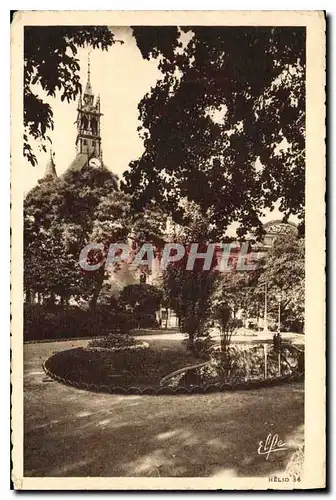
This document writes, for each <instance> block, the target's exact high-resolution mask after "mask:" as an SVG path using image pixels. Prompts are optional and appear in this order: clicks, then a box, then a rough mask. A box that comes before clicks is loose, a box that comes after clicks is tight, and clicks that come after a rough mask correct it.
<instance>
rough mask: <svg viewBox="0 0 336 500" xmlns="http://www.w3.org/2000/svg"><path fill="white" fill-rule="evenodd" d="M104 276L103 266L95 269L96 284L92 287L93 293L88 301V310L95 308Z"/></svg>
mask: <svg viewBox="0 0 336 500" xmlns="http://www.w3.org/2000/svg"><path fill="white" fill-rule="evenodd" d="M104 276H105V270H104V268H103V267H100V268H99V269H98V271H97V280H96V286H95V289H94V292H93V295H92V297H91V301H90V311H91V312H94V311H95V310H96V307H97V302H98V297H99V294H100V291H101V289H102V287H103V282H104Z"/></svg>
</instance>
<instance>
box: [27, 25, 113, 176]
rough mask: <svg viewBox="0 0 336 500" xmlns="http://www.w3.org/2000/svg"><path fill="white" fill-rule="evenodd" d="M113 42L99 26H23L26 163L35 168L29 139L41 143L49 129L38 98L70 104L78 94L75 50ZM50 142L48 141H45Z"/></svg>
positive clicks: (45, 107)
mask: <svg viewBox="0 0 336 500" xmlns="http://www.w3.org/2000/svg"><path fill="white" fill-rule="evenodd" d="M114 43H116V40H115V38H114V35H113V33H112V32H111V31H110V29H109V28H107V27H101V26H52V27H51V26H26V27H25V30H24V128H25V132H24V146H23V153H24V156H25V157H26V158H27V159H28V161H29V162H30V163H31V164H32V165H33V166H34V165H36V162H37V160H36V156H35V154H34V151H33V148H32V146H31V144H30V143H29V138H32V139H34V140H39V141H42V148H43V149H44V150H45V144H44V142H45V141H46V140H47V139H49V138H48V136H47V132H48V129H49V130H51V129H53V112H52V109H51V106H50V105H49V104H48V103H46V102H44V101H43V99H41V97H39V95H38V93H39V92H38V90H39V89H38V87H36V86H39V87H40V89H41V88H42V90H43V91H44V92H45V93H46V94H47V96H53V97H54V96H56V94H57V93H59V94H60V97H61V100H62V101H64V100H65V99H66V100H67V101H68V102H70V101H71V100H74V99H75V98H76V97H77V95H78V93H79V92H81V89H82V86H81V82H80V77H79V71H80V66H79V59H78V58H77V57H76V55H77V48H78V47H84V46H85V45H89V46H91V47H92V48H94V49H95V48H98V49H102V50H107V49H108V48H109V47H110V46H112V45H113V44H114ZM121 43H123V42H121ZM49 140H50V139H49Z"/></svg>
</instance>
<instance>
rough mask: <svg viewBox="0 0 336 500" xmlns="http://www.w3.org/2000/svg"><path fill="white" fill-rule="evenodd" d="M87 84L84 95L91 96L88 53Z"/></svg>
mask: <svg viewBox="0 0 336 500" xmlns="http://www.w3.org/2000/svg"><path fill="white" fill-rule="evenodd" d="M87 75H88V76H87V84H86V87H85V94H86V95H92V87H91V61H90V51H89V53H88V71H87Z"/></svg>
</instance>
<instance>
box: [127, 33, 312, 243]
mask: <svg viewBox="0 0 336 500" xmlns="http://www.w3.org/2000/svg"><path fill="white" fill-rule="evenodd" d="M133 33H134V36H135V38H136V41H137V45H138V47H139V49H140V51H141V53H142V55H143V57H144V58H146V59H150V58H156V59H157V60H158V61H159V68H160V70H161V71H162V73H163V78H162V79H161V80H159V81H158V82H157V84H156V86H155V87H154V88H152V89H151V91H150V92H149V93H148V94H147V95H146V96H145V97H144V98H143V100H142V101H141V102H140V104H139V111H140V119H141V122H142V126H141V127H140V134H141V136H142V138H143V140H144V145H145V151H144V153H143V155H142V157H141V158H140V159H139V160H136V161H134V162H132V163H131V164H130V170H129V171H128V172H127V173H126V174H125V182H124V189H125V190H126V191H128V192H133V191H136V193H135V197H134V205H135V206H137V207H138V206H141V207H142V206H144V205H146V203H148V202H149V201H150V200H152V199H156V200H157V201H159V202H160V203H161V204H162V206H165V207H166V209H167V211H168V213H170V214H172V215H173V217H174V218H175V220H177V221H180V220H181V218H182V217H183V206H181V203H180V201H181V200H182V199H184V198H187V199H188V200H190V201H194V202H196V203H197V204H198V205H199V206H200V207H201V209H202V211H203V212H204V213H205V212H206V213H207V214H208V215H209V217H210V222H212V223H214V224H215V225H216V227H217V228H218V231H219V233H220V234H223V232H224V231H225V229H226V228H227V226H228V225H229V224H230V223H231V222H232V221H236V222H238V223H239V229H238V234H240V235H244V234H246V232H247V231H248V230H250V229H252V228H256V229H257V230H259V231H260V232H261V231H262V228H261V222H260V217H261V216H262V215H263V213H264V212H265V210H267V209H271V210H272V209H273V208H274V205H275V203H276V202H280V210H281V211H282V212H283V213H284V217H285V219H286V218H288V217H289V215H291V214H294V215H297V216H298V217H299V218H301V219H303V213H304V186H305V172H304V170H305V156H304V148H305V128H304V127H305V30H304V28H296V27H293V28H292V27H289V28H287V27H286V28H283V27H279V28H278V27H277V28H271V27H199V26H198V27H183V28H181V29H179V28H177V27H134V28H133Z"/></svg>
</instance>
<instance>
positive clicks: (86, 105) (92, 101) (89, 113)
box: [76, 56, 102, 160]
mask: <svg viewBox="0 0 336 500" xmlns="http://www.w3.org/2000/svg"><path fill="white" fill-rule="evenodd" d="M90 76H91V75H90V56H89V59H88V77H87V84H86V87H85V91H84V94H83V95H81V96H80V97H79V100H78V107H77V121H76V123H77V138H76V149H77V154H85V155H87V157H88V158H99V159H100V160H101V159H102V149H101V136H100V117H101V116H102V113H101V112H100V97H99V95H98V96H97V98H95V96H94V94H93V92H92V87H91V80H90Z"/></svg>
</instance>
